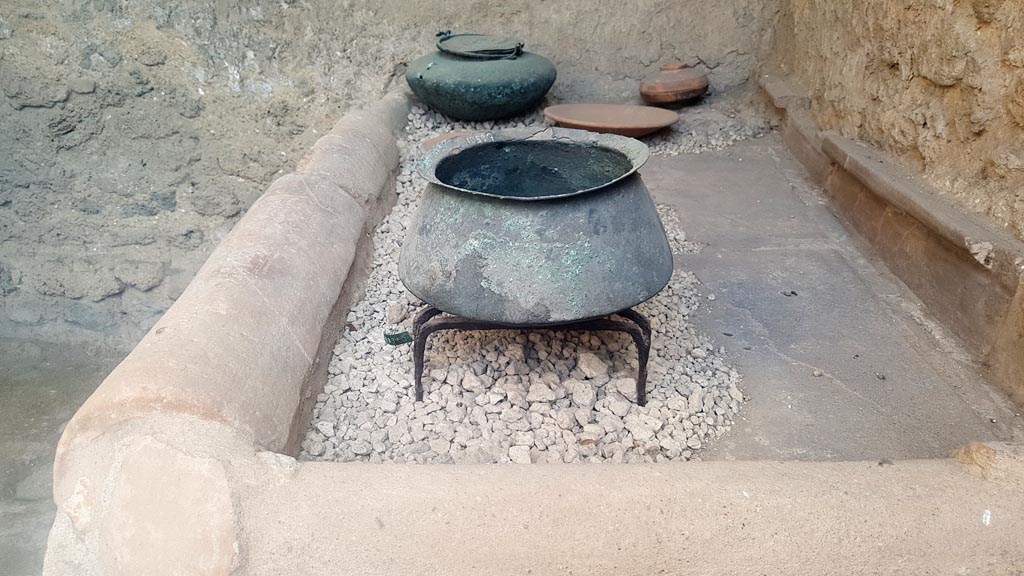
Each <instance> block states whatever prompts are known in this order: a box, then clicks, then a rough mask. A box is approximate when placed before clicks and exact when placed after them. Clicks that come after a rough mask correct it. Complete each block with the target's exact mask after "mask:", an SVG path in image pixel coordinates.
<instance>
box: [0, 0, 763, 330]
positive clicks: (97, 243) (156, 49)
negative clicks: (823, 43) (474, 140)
mask: <svg viewBox="0 0 1024 576" xmlns="http://www.w3.org/2000/svg"><path fill="white" fill-rule="evenodd" d="M776 5H777V2H776V0H726V1H722V2H715V3H710V4H708V3H704V2H699V1H698V0H639V1H636V2H630V3H628V4H623V3H621V2H617V1H613V0H587V1H584V2H551V1H549V2H505V1H498V0H457V1H446V0H420V1H410V0H382V1H378V2H358V1H351V0H346V1H336V0H304V1H298V0H283V1H282V0H253V1H247V2H234V1H229V0H171V1H157V0H142V1H131V2H129V1H127V0H98V1H97V0H59V1H58V0H53V1H49V2H32V1H29V0H6V1H4V2H2V3H0V87H2V88H0V91H2V94H3V96H2V97H0V135H2V136H0V296H2V299H0V335H4V336H15V337H43V338H47V339H51V340H67V339H69V338H76V337H77V338H84V339H96V338H100V337H102V338H108V339H111V340H113V341H114V342H115V343H116V344H117V345H119V346H120V347H128V346H130V345H131V344H132V343H134V342H135V341H136V340H137V339H138V337H139V336H141V334H142V333H143V332H144V331H145V330H146V329H147V328H148V327H149V326H151V325H152V324H153V322H155V321H156V319H157V318H158V317H159V316H160V314H162V313H163V312H164V311H165V310H166V309H167V307H168V306H169V305H170V304H171V303H172V302H173V301H174V300H175V298H177V296H178V295H179V294H180V293H181V291H182V290H183V289H184V287H185V285H186V284H187V283H188V281H189V280H190V279H191V277H192V275H193V274H194V273H195V271H196V270H197V269H198V267H199V265H200V263H201V262H202V261H203V260H204V259H205V257H206V255H207V254H209V252H210V250H211V249H212V247H213V246H214V245H216V243H217V242H218V241H219V240H220V238H222V237H223V236H224V234H225V233H226V232H227V231H228V230H229V229H230V228H231V226H232V225H233V224H234V223H235V222H236V221H237V220H238V218H239V217H240V216H241V214H242V213H244V211H245V210H246V209H247V207H248V206H249V205H250V204H251V203H252V202H253V201H254V200H255V198H257V197H258V195H259V194H260V193H261V191H262V190H264V189H266V186H267V185H268V184H269V182H270V181H271V180H272V179H273V178H274V177H275V175H276V174H279V173H280V172H282V171H284V170H287V169H288V168H289V167H291V166H293V165H294V162H295V160H296V159H297V157H298V155H299V154H300V153H301V151H302V150H304V149H306V148H307V147H308V146H309V145H310V144H312V142H314V141H315V140H316V139H317V138H318V137H319V135H320V134H317V130H318V129H319V130H320V132H321V134H322V132H323V130H324V129H325V127H328V126H330V125H331V122H332V121H333V120H334V119H335V118H337V117H339V116H340V115H341V113H342V112H343V111H344V110H345V109H347V108H348V107H349V106H351V105H352V104H354V103H363V102H367V101H370V100H374V99H376V98H379V97H380V96H381V94H383V93H384V92H385V91H387V90H388V89H390V88H391V87H393V86H394V85H395V84H401V83H403V82H404V80H403V79H402V77H401V74H402V72H403V70H404V67H405V65H406V64H407V63H408V62H410V61H411V60H412V59H413V58H415V57H417V56H418V55H420V54H423V53H425V52H427V51H429V50H431V49H432V46H433V38H434V34H435V33H436V32H437V31H438V30H448V29H450V30H454V31H473V32H484V33H493V34H509V35H515V36H518V37H520V38H521V39H523V40H524V41H525V42H526V45H527V48H528V49H531V50H534V51H537V52H539V53H542V54H545V55H546V56H548V57H550V58H551V59H552V60H554V62H555V63H556V65H557V66H558V69H559V80H558V82H557V83H556V84H555V87H554V89H553V91H552V94H551V95H552V99H553V100H580V99H597V100H625V99H630V98H635V90H636V83H637V80H638V79H640V78H641V77H642V76H643V75H645V74H646V73H647V72H649V71H650V70H651V69H653V68H655V67H656V66H657V64H659V63H661V62H664V61H669V60H684V61H687V62H690V63H692V64H694V65H697V66H705V67H707V68H711V69H713V72H712V83H713V88H714V89H723V88H727V87H730V86H734V85H737V84H740V83H742V82H744V81H745V80H746V79H747V77H748V76H749V74H750V72H751V70H752V69H753V68H754V67H755V65H756V64H757V63H758V62H759V59H760V57H761V55H762V54H763V53H764V49H765V47H766V46H768V44H769V39H770V35H771V32H772V30H773V26H774V19H775V16H776V9H775V6H776Z"/></svg>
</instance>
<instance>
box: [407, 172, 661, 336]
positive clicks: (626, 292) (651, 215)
mask: <svg viewBox="0 0 1024 576" xmlns="http://www.w3.org/2000/svg"><path fill="white" fill-rule="evenodd" d="M399 271H400V276H401V278H402V281H403V283H404V284H405V285H406V287H407V288H408V289H409V291H410V292H412V293H413V294H414V295H415V296H417V297H418V298H420V299H421V300H423V301H425V302H427V303H429V304H432V305H433V306H435V307H437V308H438V309H440V310H443V311H445V312H448V313H451V314H456V315H458V316H462V317H465V318H470V319H474V320H482V321H488V322H495V323H500V324H510V325H545V324H558V323H566V322H574V321H578V320H585V319H588V318H595V317H599V316H605V315H608V314H612V313H614V312H617V311H619V310H623V309H625V308H630V307H632V306H635V305H637V304H639V303H641V302H644V301H645V300H648V299H649V298H651V297H652V296H654V295H655V294H657V293H658V292H659V291H660V290H661V289H662V288H664V287H665V285H666V284H667V283H668V281H669V278H670V277H671V276H672V251H671V249H670V248H669V244H668V238H667V237H666V235H665V229H664V228H663V227H662V224H661V220H660V218H659V217H658V212H657V210H656V209H655V206H654V202H653V200H652V199H651V196H650V193H649V192H648V191H647V188H646V187H645V186H644V184H643V181H642V180H641V179H640V176H639V175H637V174H634V175H632V176H630V177H628V178H626V179H624V180H622V181H620V182H617V183H614V184H611V185H609V186H607V187H606V188H602V189H600V190H596V191H593V192H590V193H587V194H581V195H579V196H572V197H566V198H558V199H552V200H538V201H529V202H523V201H517V200H506V199H501V198H493V197H488V196H482V195H478V194H467V193H464V192H460V191H458V190H452V189H450V188H446V187H444V186H439V185H437V184H430V185H428V186H427V189H426V190H425V191H424V194H423V198H422V201H421V204H420V207H419V209H418V211H417V212H416V214H415V216H414V217H413V221H412V223H411V227H410V229H409V231H408V233H407V236H406V240H405V244H404V245H403V247H402V253H401V257H400V261H399Z"/></svg>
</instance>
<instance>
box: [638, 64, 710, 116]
mask: <svg viewBox="0 0 1024 576" xmlns="http://www.w3.org/2000/svg"><path fill="white" fill-rule="evenodd" d="M707 92H708V75H707V74H705V73H704V72H701V71H700V70H697V69H695V68H688V67H687V66H686V64H683V63H679V62H677V63H674V64H665V65H664V66H662V67H661V71H660V72H658V73H656V74H653V75H651V76H648V77H647V78H644V80H643V82H641V83H640V97H641V98H643V99H644V102H647V103H648V104H655V105H659V106H666V105H672V104H685V103H687V102H692V101H694V100H697V99H699V98H701V97H702V96H704V95H705V94H707Z"/></svg>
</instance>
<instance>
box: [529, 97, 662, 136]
mask: <svg viewBox="0 0 1024 576" xmlns="http://www.w3.org/2000/svg"><path fill="white" fill-rule="evenodd" d="M544 117H545V118H547V119H548V122H551V123H552V124H557V125H558V126H564V127H566V128H578V129H580V130H589V131H591V132H600V133H603V134H619V135H621V136H631V137H634V138H635V137H638V136H645V135H647V134H650V133H652V132H657V131H658V130H661V129H662V128H667V127H669V126H671V125H673V124H675V123H676V122H678V121H679V114H676V113H675V112H673V111H671V110H663V109H661V108H652V107H650V106H632V105H629V104H559V105H557V106H549V107H547V108H545V109H544Z"/></svg>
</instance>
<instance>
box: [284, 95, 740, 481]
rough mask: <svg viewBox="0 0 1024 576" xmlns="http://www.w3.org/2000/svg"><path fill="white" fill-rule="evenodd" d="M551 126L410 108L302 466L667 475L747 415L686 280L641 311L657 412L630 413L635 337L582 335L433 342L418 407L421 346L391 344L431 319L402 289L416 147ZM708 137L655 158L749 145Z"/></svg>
mask: <svg viewBox="0 0 1024 576" xmlns="http://www.w3.org/2000/svg"><path fill="white" fill-rule="evenodd" d="M723 117H725V116H723ZM542 124H543V116H542V115H541V114H540V113H539V111H538V112H535V113H533V114H530V115H527V116H525V117H520V118H515V119H512V120H510V121H506V122H499V123H495V122H483V123H460V122H451V121H448V120H447V119H446V118H444V117H443V116H441V115H440V114H437V113H434V112H430V111H425V110H424V109H422V108H420V107H418V106H417V107H414V108H413V111H412V113H411V114H410V115H409V124H408V126H407V128H406V135H405V138H404V140H402V141H401V142H400V146H401V150H402V167H401V173H400V175H399V177H398V182H397V186H398V189H397V190H398V202H397V204H396V205H395V207H394V209H393V210H392V212H391V213H390V214H389V215H388V216H387V217H386V218H385V220H384V221H383V222H382V223H381V224H380V225H379V226H378V227H377V230H376V231H375V233H374V254H373V268H372V271H371V273H370V277H369V280H368V282H367V289H366V294H365V296H364V297H363V299H362V300H361V301H360V302H359V303H358V304H356V305H355V306H354V307H353V310H352V311H351V312H350V313H349V315H348V318H347V323H346V326H345V327H344V329H343V331H342V334H341V337H340V338H339V341H338V345H337V347H336V348H335V350H334V357H333V359H332V360H331V364H330V366H329V372H330V377H329V380H328V383H327V385H326V386H325V388H324V391H323V393H322V394H320V395H319V396H318V397H317V400H316V405H315V407H314V412H313V418H312V422H311V425H310V429H309V430H308V432H307V435H306V438H305V439H304V441H303V443H302V449H301V453H300V459H304V460H327V461H341V462H349V461H368V462H409V463H492V462H514V463H523V464H526V463H531V462H533V463H536V462H566V463H571V462H663V461H672V460H691V459H696V458H699V451H700V450H701V449H702V448H703V447H705V446H706V445H707V444H708V442H710V441H712V440H714V439H715V438H717V437H719V436H721V435H722V434H724V433H725V432H727V431H728V430H729V428H730V426H731V425H732V422H733V420H734V418H735V415H736V413H737V411H738V410H739V407H740V404H741V403H742V402H743V395H742V393H741V392H740V390H739V388H738V387H737V386H738V383H739V381H740V375H739V374H738V373H737V372H736V370H735V369H733V368H732V367H730V366H729V365H728V363H727V362H726V361H725V359H724V357H723V356H724V350H721V349H716V348H715V346H714V343H713V342H712V341H711V340H710V339H709V338H707V337H705V336H703V335H700V334H698V333H697V332H696V330H695V329H694V327H693V325H692V324H691V323H690V322H689V320H688V317H689V314H690V313H691V312H692V311H694V310H696V309H697V308H698V307H699V305H700V303H701V301H702V300H704V299H707V300H713V299H714V295H713V294H709V295H707V296H701V295H700V294H699V282H698V281H697V279H696V277H695V276H694V275H693V274H692V273H689V272H687V271H686V270H685V269H680V267H679V266H678V265H677V269H676V272H675V274H673V276H672V280H671V281H670V282H669V285H668V286H667V287H666V288H665V289H664V290H663V291H662V292H661V293H659V294H658V295H657V296H655V297H654V298H652V299H651V300H649V301H648V302H645V303H644V304H642V305H640V306H639V307H638V308H637V309H638V311H639V312H640V313H642V314H644V315H645V316H647V318H648V319H650V321H651V325H652V328H653V330H654V338H653V345H652V348H651V356H650V360H649V363H648V370H649V376H648V383H647V388H648V403H647V406H645V407H640V406H637V405H636V404H635V402H634V400H635V394H636V391H635V386H636V381H635V379H634V378H635V375H636V367H637V360H636V350H635V347H634V346H633V343H632V341H631V340H630V338H629V336H627V335H625V334H614V333H593V332H573V331H568V332H534V333H529V334H525V333H520V332H516V331H491V332H440V333H436V334H434V335H433V336H431V338H430V341H429V344H428V346H427V353H426V369H425V374H424V381H423V384H424V389H425V392H426V396H425V398H424V402H422V403H416V402H414V399H413V383H412V382H413V377H412V373H413V364H412V349H411V346H410V345H400V346H390V345H388V344H387V343H386V342H385V341H384V333H385V332H391V333H393V332H400V331H411V322H412V317H413V316H414V315H415V313H416V312H417V311H418V310H419V309H420V308H421V307H422V306H423V303H422V302H420V301H419V300H418V299H416V298H415V297H414V296H412V295H411V294H409V293H408V292H407V291H406V290H405V288H404V287H403V286H402V283H401V281H400V280H399V277H398V255H399V252H400V248H401V244H402V241H403V239H404V237H405V230H406V225H407V224H408V222H409V221H410V219H411V217H412V213H413V212H414V210H415V208H416V205H417V203H418V201H419V197H420V194H421V192H422V191H423V188H424V186H425V182H424V181H423V180H422V179H420V178H419V177H418V176H416V175H414V174H413V172H412V168H411V166H412V162H413V161H414V160H415V159H416V158H417V157H418V156H419V155H420V154H421V153H422V151H421V150H420V143H421V142H423V141H424V140H426V139H428V138H431V137H433V136H436V135H438V134H441V133H444V132H448V131H451V130H487V129H500V128H504V127H513V126H533V125H542ZM704 126H705V128H706V129H705V130H703V131H702V132H700V133H694V132H673V133H671V134H668V135H664V136H659V137H658V139H657V140H656V141H654V142H653V149H654V150H655V151H656V152H657V153H679V152H696V151H700V150H704V149H709V148H713V147H721V146H724V145H727V144H728V143H731V142H733V141H735V140H739V139H743V138H746V137H750V136H753V135H755V134H754V131H752V130H747V129H743V130H738V131H737V130H734V129H733V128H730V126H733V124H731V123H730V122H726V123H724V124H723V125H721V126H715V125H713V123H711V122H708V123H706V124H704ZM744 130H746V131H744ZM658 211H659V213H660V214H661V216H662V220H663V222H664V224H665V227H666V230H667V231H668V235H669V240H670V243H671V245H672V249H673V252H674V253H676V254H677V255H685V254H688V253H690V254H692V253H695V252H697V251H699V250H700V246H699V245H698V244H696V243H693V242H689V241H687V239H686V235H685V232H684V231H683V230H682V229H681V228H680V226H679V220H678V218H677V217H676V215H675V213H674V212H673V211H672V210H671V209H669V208H668V207H665V206H659V207H658ZM681 262H682V265H683V266H685V257H684V258H682V259H681Z"/></svg>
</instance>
